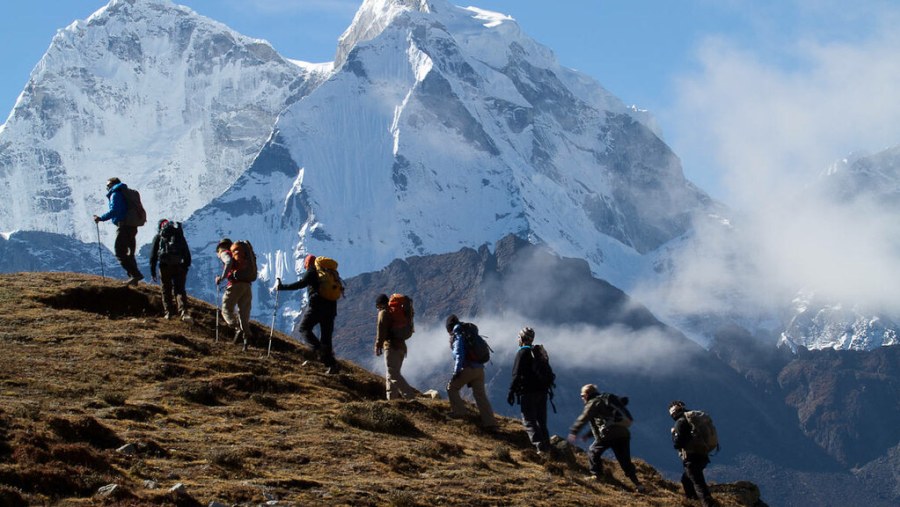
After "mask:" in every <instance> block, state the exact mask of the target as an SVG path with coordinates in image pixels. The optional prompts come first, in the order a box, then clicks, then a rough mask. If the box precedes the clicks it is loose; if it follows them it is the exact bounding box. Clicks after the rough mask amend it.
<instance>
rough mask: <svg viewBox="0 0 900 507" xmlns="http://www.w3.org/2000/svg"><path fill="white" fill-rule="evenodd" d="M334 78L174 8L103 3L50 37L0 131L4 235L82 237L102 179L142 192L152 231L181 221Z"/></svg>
mask: <svg viewBox="0 0 900 507" xmlns="http://www.w3.org/2000/svg"><path fill="white" fill-rule="evenodd" d="M329 71H330V65H328V66H318V67H317V66H312V65H303V64H301V63H299V62H291V61H288V60H286V59H284V58H283V57H281V56H280V55H279V54H278V53H277V52H276V51H275V50H274V49H273V48H272V47H271V46H270V45H269V44H268V43H267V42H265V41H262V40H255V39H251V38H248V37H245V36H242V35H240V34H238V33H236V32H234V31H233V30H231V29H229V28H228V27H226V26H224V25H222V24H221V23H218V22H215V21H212V20H210V19H207V18H204V17H202V16H199V15H198V14H196V13H194V12H193V11H191V10H190V9H188V8H185V7H181V6H177V5H175V4H173V3H171V2H170V1H169V0H112V1H111V2H110V3H109V4H108V5H107V6H105V7H104V8H102V9H100V10H98V11H97V12H95V13H94V14H93V15H91V16H90V17H88V18H87V19H85V20H83V21H76V22H74V23H72V24H71V25H69V26H68V27H66V28H65V29H62V30H60V31H59V32H58V33H57V34H56V36H55V37H54V38H53V41H52V43H51V44H50V47H49V49H48V50H47V53H46V54H45V55H44V57H43V58H42V59H41V61H40V62H39V63H38V64H37V66H36V67H35V68H34V70H33V71H32V74H31V77H30V79H29V81H28V84H27V85H26V87H25V89H24V91H23V92H22V93H21V95H20V96H19V99H18V101H17V102H16V105H15V108H14V109H13V111H12V113H11V114H10V116H9V118H8V119H7V121H6V123H5V124H4V125H3V126H2V127H0V201H2V202H3V203H4V205H3V207H2V208H0V231H10V230H15V229H18V230H40V231H46V232H56V233H63V234H73V233H74V234H75V236H76V237H78V238H80V239H82V240H85V241H88V242H90V241H92V240H94V239H95V238H93V237H92V234H93V231H94V227H93V224H91V222H90V220H91V215H92V214H100V212H103V211H105V210H106V206H107V204H106V199H105V196H104V194H105V191H104V188H105V187H104V182H105V180H106V179H107V178H109V177H111V176H118V177H120V178H121V179H122V180H123V181H124V182H126V183H127V184H129V186H131V187H132V188H136V189H138V190H140V191H141V193H142V196H143V201H144V204H145V207H146V208H147V211H148V214H149V216H150V217H151V220H150V222H151V223H153V222H154V221H155V220H154V219H155V218H157V217H160V216H168V217H173V218H176V219H184V218H186V217H187V216H189V215H190V214H191V213H192V212H193V211H194V210H196V209H198V208H200V207H202V206H204V205H206V204H207V203H208V202H209V201H210V200H211V199H212V198H214V197H216V196H218V195H219V194H221V193H222V192H223V191H225V190H226V189H228V188H229V187H230V186H231V185H232V184H233V183H234V181H235V180H236V179H237V178H238V176H239V175H240V174H242V173H243V172H244V170H245V169H246V168H247V166H248V165H249V164H250V162H251V161H252V160H253V158H254V157H255V156H256V154H257V152H258V151H259V149H260V147H261V146H262V145H263V144H264V143H265V141H266V139H267V137H268V135H269V133H270V132H271V130H272V125H273V124H274V122H275V118H276V117H277V115H278V114H279V113H280V112H281V111H282V110H283V109H284V108H285V106H286V105H288V104H290V103H291V102H294V101H296V100H297V99H299V98H300V97H302V96H303V95H304V94H305V93H307V92H308V91H309V89H311V88H312V87H313V86H314V85H315V83H317V82H318V80H319V79H320V78H321V77H322V76H324V75H327V72H329ZM151 232H152V231H148V230H147V228H143V229H142V230H141V234H140V236H139V240H141V241H148V240H149V237H150V234H151Z"/></svg>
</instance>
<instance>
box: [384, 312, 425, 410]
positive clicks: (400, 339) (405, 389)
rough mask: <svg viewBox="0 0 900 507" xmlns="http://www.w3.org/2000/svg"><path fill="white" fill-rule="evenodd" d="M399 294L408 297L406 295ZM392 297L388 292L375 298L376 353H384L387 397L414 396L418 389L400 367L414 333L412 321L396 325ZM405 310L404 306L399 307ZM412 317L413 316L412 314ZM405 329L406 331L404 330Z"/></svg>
mask: <svg viewBox="0 0 900 507" xmlns="http://www.w3.org/2000/svg"><path fill="white" fill-rule="evenodd" d="M394 296H395V297H397V296H399V297H402V298H406V296H400V295H399V294H395V295H394ZM406 299H407V301H409V306H410V310H411V309H412V308H411V307H412V303H411V301H410V300H409V299H408V298H406ZM389 301H390V298H388V296H387V294H379V295H378V297H376V298H375V308H377V309H378V318H377V326H376V330H375V355H376V356H380V355H382V353H383V354H384V367H385V375H384V385H385V391H386V395H387V399H389V400H390V399H398V398H414V397H415V396H416V391H415V389H413V388H412V387H411V386H410V385H409V383H407V382H406V379H405V378H403V375H402V374H401V373H400V369H401V368H402V367H403V359H404V358H405V357H406V350H407V349H406V340H407V339H408V338H409V337H410V336H411V335H412V322H411V320H407V322H406V324H407V325H406V326H395V325H394V324H395V322H394V319H393V318H392V314H393V313H394V312H392V311H391V310H390V309H389V307H388V303H389ZM399 310H400V311H404V309H403V308H400V309H399ZM410 318H411V316H410ZM404 330H405V331H404Z"/></svg>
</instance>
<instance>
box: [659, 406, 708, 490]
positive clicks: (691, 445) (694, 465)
mask: <svg viewBox="0 0 900 507" xmlns="http://www.w3.org/2000/svg"><path fill="white" fill-rule="evenodd" d="M689 412H691V411H689V410H688V409H687V407H686V406H685V404H684V402H683V401H679V400H676V401H673V402H672V403H670V404H669V415H670V416H671V417H672V419H673V420H675V426H673V427H672V444H673V445H674V446H675V448H676V449H678V456H679V457H680V458H681V464H682V466H683V468H684V471H683V472H682V474H681V486H682V487H683V488H684V496H685V497H686V498H688V499H690V500H700V505H702V506H703V507H709V506H712V505H715V502H714V501H713V498H712V495H710V493H709V486H708V485H707V484H706V478H705V477H704V476H703V469H704V468H706V465H708V464H709V452H710V451H711V450H712V449H709V448H707V447H706V446H705V444H704V443H703V442H702V441H700V439H699V438H697V437H698V435H695V432H694V431H693V430H694V426H693V425H692V424H691V423H690V421H688V414H689ZM711 424H712V423H711V421H710V425H711ZM713 432H714V430H713Z"/></svg>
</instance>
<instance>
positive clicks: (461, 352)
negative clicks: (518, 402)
mask: <svg viewBox="0 0 900 507" xmlns="http://www.w3.org/2000/svg"><path fill="white" fill-rule="evenodd" d="M464 325H465V326H473V324H469V323H463V322H460V321H459V318H458V317H457V316H456V315H450V316H449V317H447V321H446V328H447V333H449V334H450V350H451V351H452V352H453V376H452V377H451V378H450V383H449V384H447V397H448V398H449V399H450V416H451V417H454V418H464V417H466V416H467V414H468V410H467V409H466V404H465V402H463V400H462V397H461V396H460V394H459V391H460V389H462V387H463V386H466V385H467V386H469V387H471V388H472V397H474V398H475V405H477V407H478V412H479V414H480V417H481V426H482V428H484V429H486V430H488V431H493V430H494V429H496V428H497V420H496V419H495V418H494V409H493V408H492V407H491V402H490V400H488V397H487V392H486V391H485V388H484V364H481V363H478V362H475V361H472V360H470V359H468V358H467V357H466V340H465V338H464V335H463V333H462V329H463V326H464ZM476 329H477V328H476ZM476 332H477V331H476Z"/></svg>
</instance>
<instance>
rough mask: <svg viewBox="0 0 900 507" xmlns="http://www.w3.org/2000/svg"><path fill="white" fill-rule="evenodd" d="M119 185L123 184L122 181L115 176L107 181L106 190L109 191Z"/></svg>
mask: <svg viewBox="0 0 900 507" xmlns="http://www.w3.org/2000/svg"><path fill="white" fill-rule="evenodd" d="M119 183H122V180H120V179H119V178H116V177H115V176H113V177H112V178H110V179H108V180H106V189H107V190H109V189H111V188H112V187H114V186H116V185H118V184H119Z"/></svg>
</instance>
